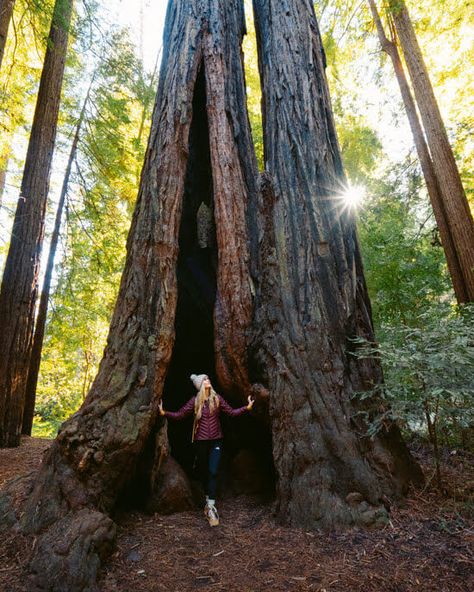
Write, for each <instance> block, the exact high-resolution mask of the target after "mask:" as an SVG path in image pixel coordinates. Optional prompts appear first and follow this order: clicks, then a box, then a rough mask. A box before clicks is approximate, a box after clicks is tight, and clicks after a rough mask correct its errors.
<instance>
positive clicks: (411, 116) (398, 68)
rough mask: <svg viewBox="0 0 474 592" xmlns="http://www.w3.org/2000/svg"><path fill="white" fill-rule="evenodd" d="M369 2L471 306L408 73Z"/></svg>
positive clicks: (453, 268) (447, 248) (455, 273)
mask: <svg viewBox="0 0 474 592" xmlns="http://www.w3.org/2000/svg"><path fill="white" fill-rule="evenodd" d="M368 2H369V5H370V10H371V12H372V16H373V18H374V22H375V26H376V28H377V34H378V37H379V41H380V45H381V47H382V49H383V51H385V52H386V53H387V54H388V55H389V56H390V59H391V60H392V64H393V68H394V70H395V76H396V77H397V82H398V86H399V87H400V92H401V95H402V100H403V104H404V106H405V111H406V113H407V117H408V121H409V124H410V128H411V131H412V134H413V139H414V141H415V146H416V151H417V153H418V158H419V159H420V165H421V170H422V171H423V176H424V178H425V183H426V188H427V190H428V195H429V197H430V201H431V205H432V207H433V212H434V215H435V218H436V224H437V225H438V229H439V233H440V237H441V243H442V245H443V248H444V253H445V255H446V261H447V264H448V269H449V273H450V275H451V279H452V282H453V287H454V292H455V294H456V298H457V301H458V302H459V303H462V302H468V301H469V297H468V289H467V286H466V283H465V281H464V277H463V273H462V269H461V266H460V264H459V260H458V256H457V253H456V248H455V245H454V241H453V237H452V236H451V230H450V228H449V224H448V219H447V216H446V211H445V207H444V204H443V197H442V195H441V191H440V188H439V184H438V179H437V177H436V174H435V170H434V167H433V162H432V160H431V155H430V153H429V150H428V146H427V145H426V141H425V136H424V134H423V128H422V126H421V123H420V120H419V119H418V113H417V111H416V105H415V101H414V99H413V96H412V94H411V90H410V86H409V84H408V80H407V78H406V75H405V70H404V68H403V64H402V61H401V59H400V54H399V53H398V48H397V45H396V41H395V39H393V38H392V39H391V40H390V39H388V37H387V36H386V34H385V31H384V28H383V24H382V21H381V19H380V15H379V13H378V10H377V6H376V4H375V2H374V0H368Z"/></svg>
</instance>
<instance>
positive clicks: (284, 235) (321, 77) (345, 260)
mask: <svg viewBox="0 0 474 592" xmlns="http://www.w3.org/2000/svg"><path fill="white" fill-rule="evenodd" d="M254 8H255V16H256V25H257V41H258V47H259V61H260V69H261V79H262V87H263V113H264V143H265V163H266V170H267V172H268V173H269V175H270V177H271V181H272V183H273V192H274V195H273V197H270V199H269V202H270V203H269V204H268V203H267V204H265V203H264V202H261V203H260V204H259V209H260V212H261V213H262V212H263V214H264V216H263V220H261V222H260V233H261V237H263V238H262V241H261V242H262V243H265V242H266V243H270V244H271V243H273V249H269V248H268V246H266V247H264V252H265V254H264V255H263V258H264V259H265V258H266V260H267V265H268V262H270V264H271V265H272V267H273V269H274V274H273V277H269V274H268V273H267V274H266V275H265V274H264V275H262V278H263V283H260V284H259V285H258V301H257V318H258V319H259V320H260V322H259V323H258V324H259V325H260V326H263V327H268V329H269V330H268V332H267V333H266V334H265V332H264V333H263V334H260V335H259V337H258V338H259V339H261V343H260V345H261V347H260V350H258V348H257V353H258V356H259V357H260V367H261V368H263V369H264V372H266V381H267V384H268V387H269V391H270V413H271V422H272V433H273V455H274V460H275V468H276V471H277V475H278V482H277V496H278V514H279V516H280V517H281V519H283V520H285V521H287V522H289V523H290V524H295V525H303V526H321V527H333V526H339V525H344V524H353V523H361V524H374V523H375V524H377V523H380V522H383V521H384V520H386V513H385V509H384V507H383V503H382V502H383V500H384V496H386V495H388V496H394V495H398V494H400V492H402V491H403V490H404V488H405V487H406V485H407V484H408V482H409V481H410V479H420V478H421V473H420V470H419V468H418V466H417V465H416V464H415V463H414V461H413V460H412V458H411V457H410V455H409V453H408V451H407V449H406V448H405V446H404V444H403V442H402V440H401V438H400V435H399V433H398V431H397V429H396V428H395V427H393V426H390V425H388V426H387V429H386V430H384V431H383V433H381V434H379V435H378V436H377V437H375V438H374V439H373V440H370V439H368V438H366V437H365V428H366V425H365V423H364V422H363V421H362V420H361V418H360V416H359V415H358V413H357V412H358V411H360V409H359V408H358V407H357V406H356V405H354V404H353V402H352V400H351V398H352V397H353V395H354V393H356V392H357V391H360V390H363V389H365V388H370V387H371V386H374V385H376V384H377V383H379V382H380V381H381V370H380V367H379V365H378V364H377V363H375V362H374V361H364V362H363V361H358V360H357V359H356V358H355V357H353V356H351V355H350V350H351V348H353V347H354V346H353V344H352V343H351V339H353V338H355V337H357V336H363V337H366V338H368V339H371V340H372V339H373V331H372V323H371V311H370V302H369V299H368V295H367V291H366V287H365V283H364V277H363V270H362V265H361V260H360V255H359V248H358V244H357V238H356V233H355V226H354V221H353V218H352V215H351V214H350V212H347V211H346V212H344V211H343V208H342V207H341V205H340V202H338V194H339V193H341V192H342V190H343V187H344V174H343V170H342V164H341V159H340V153H339V147H338V143H337V138H336V133H335V127H334V121H333V117H332V109H331V104H330V98H329V93H328V87H327V82H326V78H325V73H324V68H325V63H324V60H325V57H324V51H323V48H322V43H321V38H320V34H319V30H318V26H317V22H316V18H315V15H314V9H313V5H312V2H310V1H309V0H294V1H293V2H287V1H282V0H254ZM267 183H268V179H267ZM266 192H267V196H268V195H271V193H272V191H271V189H270V188H269V187H268V186H267V190H266ZM264 193H265V191H264ZM268 216H270V217H271V221H270V222H269V221H268V220H265V217H268ZM261 256H262V255H261ZM261 256H260V257H261ZM260 264H262V263H260ZM263 264H264V265H265V262H263Z"/></svg>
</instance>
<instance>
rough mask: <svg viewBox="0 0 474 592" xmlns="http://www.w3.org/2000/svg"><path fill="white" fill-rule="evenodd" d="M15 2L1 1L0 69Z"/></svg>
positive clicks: (13, 0)
mask: <svg viewBox="0 0 474 592" xmlns="http://www.w3.org/2000/svg"><path fill="white" fill-rule="evenodd" d="M14 7H15V0H0V68H1V67H2V60H3V54H4V53H5V45H6V42H7V35H8V28H9V26H10V21H11V18H12V15H13V8H14Z"/></svg>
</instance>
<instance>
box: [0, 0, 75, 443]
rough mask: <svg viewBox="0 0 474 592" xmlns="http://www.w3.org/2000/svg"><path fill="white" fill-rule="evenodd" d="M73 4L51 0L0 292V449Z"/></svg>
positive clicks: (26, 325) (14, 387)
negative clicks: (26, 149) (52, 0)
mask: <svg viewBox="0 0 474 592" xmlns="http://www.w3.org/2000/svg"><path fill="white" fill-rule="evenodd" d="M71 12H72V0H56V4H55V7H54V13H53V20H52V25H51V31H50V34H49V38H48V44H47V49H46V56H45V61H44V66H43V72H42V75H41V82H40V87H39V92H38V100H37V103H36V111H35V116H34V120H33V127H32V129H31V135H30V141H29V145H28V152H27V155H26V161H25V169H24V173H23V180H22V184H21V194H20V198H19V200H18V205H17V209H16V213H15V220H14V222H13V230H12V237H11V242H10V248H9V251H8V256H7V260H6V264H5V271H4V274H3V280H2V287H1V292H0V351H1V352H2V355H1V356H0V447H5V446H6V447H9V446H18V445H19V443H20V434H21V427H22V418H23V408H24V401H25V387H26V380H27V375H28V366H29V360H30V354H31V345H32V335H33V324H34V310H35V303H36V296H37V291H38V273H39V266H40V255H41V247H42V244H43V237H44V219H45V212H46V201H47V196H48V188H49V177H50V172H51V161H52V157H53V150H54V142H55V138H56V127H57V120H58V113H59V103H60V98H61V86H62V80H63V74H64V65H65V60H66V51H67V43H68V29H69V23H70V19H71Z"/></svg>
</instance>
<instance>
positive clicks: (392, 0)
mask: <svg viewBox="0 0 474 592" xmlns="http://www.w3.org/2000/svg"><path fill="white" fill-rule="evenodd" d="M388 6H389V9H390V14H391V16H392V17H393V21H394V23H395V28H396V31H397V35H398V38H399V40H400V45H401V48H402V51H403V56H404V58H405V61H406V64H407V68H408V71H409V73H410V79H411V83H412V86H413V90H414V93H415V97H416V104H417V107H418V110H419V112H420V116H421V120H422V122H423V127H424V131H425V134H426V139H427V143H428V148H429V151H430V154H431V159H432V162H433V168H434V171H435V174H436V177H437V180H438V185H439V188H440V191H441V194H442V197H443V205H444V209H445V212H446V218H447V223H448V225H449V228H450V231H451V236H452V241H453V245H454V248H455V250H456V255H457V259H458V261H459V266H460V268H461V272H462V278H463V283H464V289H465V292H466V294H467V297H466V299H465V300H466V301H469V302H472V301H474V221H473V217H472V214H471V210H470V208H469V203H468V201H467V199H466V194H465V192H464V188H463V185H462V182H461V177H460V175H459V171H458V167H457V164H456V160H455V158H454V154H453V151H452V148H451V145H450V143H449V138H448V134H447V132H446V128H445V126H444V122H443V118H442V116H441V112H440V110H439V107H438V103H437V101H436V97H435V94H434V91H433V87H432V85H431V81H430V77H429V74H428V70H427V68H426V64H425V61H424V59H423V54H422V52H421V49H420V46H419V44H418V40H417V37H416V34H415V30H414V28H413V24H412V22H411V19H410V15H409V13H408V9H407V6H406V4H405V2H404V0H389V2H388Z"/></svg>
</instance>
